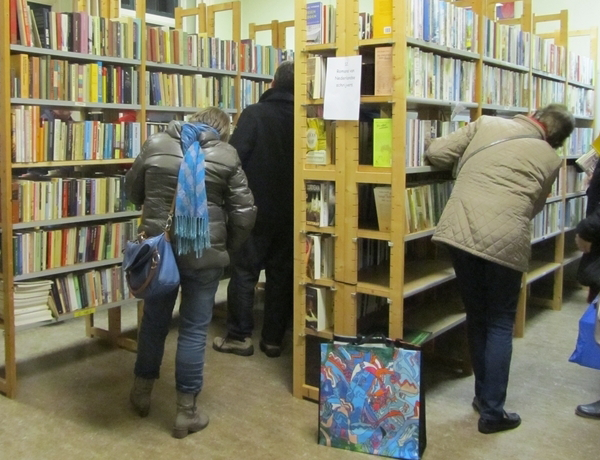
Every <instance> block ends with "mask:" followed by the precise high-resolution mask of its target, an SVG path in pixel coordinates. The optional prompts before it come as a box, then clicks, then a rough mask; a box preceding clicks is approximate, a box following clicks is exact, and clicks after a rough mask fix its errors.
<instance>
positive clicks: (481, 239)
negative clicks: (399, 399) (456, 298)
mask: <svg viewBox="0 0 600 460" xmlns="http://www.w3.org/2000/svg"><path fill="white" fill-rule="evenodd" d="M574 126H575V120H574V118H573V115H572V114H571V113H570V112H569V111H568V110H567V108H566V107H565V106H562V105H558V104H551V105H548V106H546V107H544V108H541V109H539V110H537V111H535V112H534V113H533V114H531V115H530V116H524V115H517V116H516V117H514V118H511V119H506V118H500V117H490V116H482V117H480V118H479V119H477V121H475V122H472V123H469V124H468V125H467V126H465V127H463V128H462V129H460V130H458V131H456V132H454V133H452V134H450V135H449V136H446V137H443V138H439V139H435V140H433V141H432V142H431V143H430V145H429V147H428V149H427V152H426V158H427V160H428V161H429V162H430V163H431V164H432V165H434V166H437V167H440V168H444V169H453V168H454V170H455V174H456V183H455V185H454V189H453V191H452V194H451V196H450V199H449V200H448V203H447V204H446V207H445V208H444V211H443V213H442V216H441V218H440V222H439V224H438V226H437V228H436V231H435V234H434V236H433V241H436V242H439V243H444V244H445V245H446V246H447V247H448V249H449V251H450V255H451V258H452V265H453V266H454V270H455V272H456V278H457V282H458V285H459V289H460V294H461V297H462V299H463V303H464V305H465V309H466V313H467V334H468V341H469V350H470V353H471V360H472V363H473V371H474V374H475V398H474V399H473V407H474V408H475V410H477V411H478V412H479V414H480V418H479V423H478V429H479V431H480V432H482V433H495V432H498V431H504V430H510V429H513V428H516V427H518V426H519V425H520V424H521V418H520V417H519V415H518V414H515V413H507V412H506V411H505V410H504V403H505V400H506V391H507V387H508V376H509V370H510V360H511V356H512V334H513V327H514V323H515V316H516V310H517V302H518V297H519V291H520V289H521V280H522V276H523V272H525V271H527V268H528V262H529V257H530V253H531V243H530V241H531V233H530V222H531V220H532V218H533V217H534V216H535V215H536V214H537V213H539V212H540V211H541V210H542V209H543V207H544V205H545V203H546V198H547V197H548V195H549V193H550V191H551V188H552V184H553V183H554V181H555V180H556V177H557V176H558V171H559V169H560V166H561V159H560V157H559V156H558V155H557V153H556V151H555V149H557V148H559V147H560V146H562V144H563V143H564V141H565V140H566V139H567V137H569V135H570V134H571V132H572V131H573V128H574Z"/></svg>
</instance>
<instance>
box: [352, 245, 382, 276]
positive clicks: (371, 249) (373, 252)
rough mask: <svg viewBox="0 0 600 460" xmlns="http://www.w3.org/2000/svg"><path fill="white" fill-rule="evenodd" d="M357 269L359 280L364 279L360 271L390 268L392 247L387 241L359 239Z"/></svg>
mask: <svg viewBox="0 0 600 460" xmlns="http://www.w3.org/2000/svg"><path fill="white" fill-rule="evenodd" d="M357 249H358V259H357V269H358V270H359V279H360V278H361V277H362V276H361V275H362V274H361V273H360V271H361V270H365V269H369V268H375V267H380V266H388V267H389V263H390V245H389V243H388V242H387V241H383V240H371V239H366V238H359V239H358V247H357Z"/></svg>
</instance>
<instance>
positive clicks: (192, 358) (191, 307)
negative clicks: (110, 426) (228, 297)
mask: <svg viewBox="0 0 600 460" xmlns="http://www.w3.org/2000/svg"><path fill="white" fill-rule="evenodd" d="M180 275H181V305H180V306H179V336H178V338H177V353H176V357H175V382H176V388H177V391H180V392H182V393H193V394H197V393H199V392H200V390H201V389H202V382H203V370H204V352H205V350H206V333H207V331H208V326H209V324H210V321H211V318H212V312H213V306H214V303H215V293H216V292H217V288H218V287H219V280H220V279H221V276H222V275H223V269H222V268H212V269H205V270H180ZM177 293H178V291H177V290H174V291H173V292H171V293H169V294H167V295H165V296H163V297H157V298H154V299H150V300H146V301H145V302H144V316H143V317H142V324H141V326H140V332H139V336H138V351H137V360H136V362H135V370H134V372H135V375H136V376H138V377H142V378H145V379H157V378H158V377H159V375H160V365H161V363H162V358H163V354H164V351H165V339H166V337H167V334H168V333H169V325H170V323H171V318H172V316H173V308H174V307H175V301H176V300H177Z"/></svg>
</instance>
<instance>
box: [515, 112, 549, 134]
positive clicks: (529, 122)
mask: <svg viewBox="0 0 600 460" xmlns="http://www.w3.org/2000/svg"><path fill="white" fill-rule="evenodd" d="M515 120H517V121H520V122H523V123H526V124H527V125H528V126H531V127H532V128H533V129H535V131H536V132H537V133H539V134H540V136H541V138H542V139H544V140H546V131H545V130H544V128H543V127H542V126H541V125H540V123H538V122H537V121H535V120H532V119H531V118H529V117H527V116H525V115H516V116H515Z"/></svg>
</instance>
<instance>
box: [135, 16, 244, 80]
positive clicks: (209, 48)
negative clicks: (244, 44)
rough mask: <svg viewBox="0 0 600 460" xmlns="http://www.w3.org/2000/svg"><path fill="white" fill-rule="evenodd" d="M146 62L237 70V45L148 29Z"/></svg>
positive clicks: (201, 36)
mask: <svg viewBox="0 0 600 460" xmlns="http://www.w3.org/2000/svg"><path fill="white" fill-rule="evenodd" d="M146 53H147V59H148V60H149V61H151V62H155V63H158V64H178V65H186V66H193V67H204V68H210V69H220V70H230V71H232V72H235V71H237V69H238V64H237V59H238V57H237V56H238V44H237V42H235V41H233V40H223V39H221V38H217V37H209V36H208V35H207V34H206V33H200V34H189V33H187V32H184V31H183V30H180V29H170V28H169V27H166V26H165V27H148V37H147V41H146Z"/></svg>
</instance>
